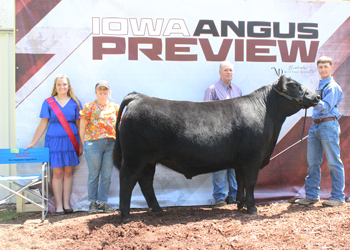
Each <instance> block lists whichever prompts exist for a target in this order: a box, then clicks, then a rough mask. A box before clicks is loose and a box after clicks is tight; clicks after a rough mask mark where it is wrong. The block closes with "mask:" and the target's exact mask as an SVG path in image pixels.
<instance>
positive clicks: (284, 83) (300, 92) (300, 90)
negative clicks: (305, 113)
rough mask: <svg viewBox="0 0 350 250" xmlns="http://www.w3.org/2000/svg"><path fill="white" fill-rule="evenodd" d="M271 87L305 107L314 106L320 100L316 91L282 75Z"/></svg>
mask: <svg viewBox="0 0 350 250" xmlns="http://www.w3.org/2000/svg"><path fill="white" fill-rule="evenodd" d="M272 87H273V89H274V90H275V91H277V93H278V94H280V95H282V96H284V97H286V98H288V99H290V100H294V101H296V102H298V103H299V104H300V105H301V106H302V108H305V109H307V108H310V107H313V106H316V105H317V103H318V102H319V101H320V100H321V97H320V95H318V94H317V93H316V92H314V91H312V90H310V89H309V88H308V87H306V86H303V85H301V84H300V83H298V82H297V81H295V80H293V79H292V78H289V77H285V76H284V75H282V76H281V77H280V78H278V80H277V81H276V82H275V83H274V84H273V85H272Z"/></svg>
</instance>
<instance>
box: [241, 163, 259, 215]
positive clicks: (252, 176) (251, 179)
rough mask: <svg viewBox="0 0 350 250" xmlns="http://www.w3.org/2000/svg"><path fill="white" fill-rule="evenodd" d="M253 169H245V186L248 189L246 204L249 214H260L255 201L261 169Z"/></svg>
mask: <svg viewBox="0 0 350 250" xmlns="http://www.w3.org/2000/svg"><path fill="white" fill-rule="evenodd" d="M252 170H253V171H249V173H247V171H245V178H244V179H245V180H244V186H245V190H246V198H245V204H246V205H247V210H248V214H258V210H257V208H256V206H255V201H254V188H255V184H256V182H257V180H258V174H259V169H258V170H254V169H253V168H252Z"/></svg>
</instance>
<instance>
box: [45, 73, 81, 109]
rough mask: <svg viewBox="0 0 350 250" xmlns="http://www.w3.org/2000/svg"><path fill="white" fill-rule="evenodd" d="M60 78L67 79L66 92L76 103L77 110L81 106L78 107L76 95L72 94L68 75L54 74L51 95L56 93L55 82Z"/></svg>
mask: <svg viewBox="0 0 350 250" xmlns="http://www.w3.org/2000/svg"><path fill="white" fill-rule="evenodd" d="M61 78H63V79H65V80H66V81H67V83H68V93H67V95H68V96H69V97H71V98H72V99H73V100H74V101H75V102H76V103H77V105H78V108H79V110H81V107H80V104H79V101H78V98H77V96H76V95H75V94H74V92H73V89H72V86H71V85H70V81H69V78H68V76H66V75H64V74H59V75H57V76H56V78H55V80H54V84H53V88H52V93H51V96H55V95H57V90H56V83H57V81H58V79H61Z"/></svg>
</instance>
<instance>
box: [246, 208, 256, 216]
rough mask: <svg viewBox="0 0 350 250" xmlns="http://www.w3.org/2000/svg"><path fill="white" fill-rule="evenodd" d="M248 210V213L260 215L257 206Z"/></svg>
mask: <svg viewBox="0 0 350 250" xmlns="http://www.w3.org/2000/svg"><path fill="white" fill-rule="evenodd" d="M247 211H248V214H250V215H258V210H257V209H256V208H255V207H254V208H251V209H248V210H247Z"/></svg>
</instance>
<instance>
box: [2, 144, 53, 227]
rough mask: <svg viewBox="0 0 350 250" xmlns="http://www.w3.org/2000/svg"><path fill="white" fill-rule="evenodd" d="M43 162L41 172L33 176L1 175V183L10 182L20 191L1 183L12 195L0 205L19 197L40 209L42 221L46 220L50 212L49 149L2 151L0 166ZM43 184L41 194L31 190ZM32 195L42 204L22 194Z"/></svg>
mask: <svg viewBox="0 0 350 250" xmlns="http://www.w3.org/2000/svg"><path fill="white" fill-rule="evenodd" d="M36 162H42V167H41V172H40V173H38V174H33V175H16V176H3V175H0V181H8V182H10V183H13V184H15V185H16V186H17V187H18V189H17V190H13V189H11V188H8V187H7V186H5V185H3V184H2V183H1V182H0V187H3V188H4V189H6V190H7V191H9V192H10V193H12V194H10V195H9V196H7V197H6V198H4V199H2V200H1V201H0V204H3V203H5V202H6V201H7V200H8V199H11V198H12V197H14V196H16V195H17V196H19V197H21V198H22V199H24V200H26V201H28V202H30V203H32V204H33V205H35V206H37V207H39V208H40V209H41V211H42V220H43V221H44V220H45V217H46V215H47V213H48V211H49V206H48V201H49V197H48V196H49V190H48V189H49V181H50V168H49V162H50V156H49V148H29V149H27V150H24V149H18V148H12V149H0V164H17V163H20V164H26V163H36ZM19 181H20V182H28V183H27V184H23V185H22V184H20V183H19ZM38 184H41V194H38V193H37V192H33V191H32V190H30V187H33V186H35V185H38ZM23 192H24V193H30V194H32V195H34V197H38V198H40V199H41V204H39V203H37V202H35V201H34V200H33V199H30V198H28V197H26V196H24V195H22V194H21V193H23Z"/></svg>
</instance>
